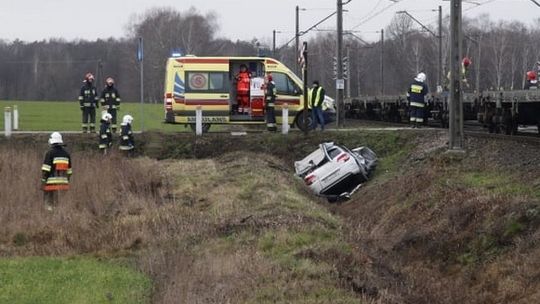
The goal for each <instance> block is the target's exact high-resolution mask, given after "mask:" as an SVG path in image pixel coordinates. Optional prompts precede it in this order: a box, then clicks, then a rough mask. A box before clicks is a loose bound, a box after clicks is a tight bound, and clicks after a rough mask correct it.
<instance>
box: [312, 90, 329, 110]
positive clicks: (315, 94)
mask: <svg viewBox="0 0 540 304" xmlns="http://www.w3.org/2000/svg"><path fill="white" fill-rule="evenodd" d="M325 94H326V92H325V91H324V89H323V87H321V86H318V87H317V88H313V89H311V90H309V92H308V101H309V108H310V109H311V108H313V107H315V108H320V107H322V105H323V102H324V97H325Z"/></svg>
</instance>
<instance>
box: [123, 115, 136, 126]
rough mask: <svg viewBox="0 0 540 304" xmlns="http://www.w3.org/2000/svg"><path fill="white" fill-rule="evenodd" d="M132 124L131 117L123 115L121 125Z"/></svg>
mask: <svg viewBox="0 0 540 304" xmlns="http://www.w3.org/2000/svg"><path fill="white" fill-rule="evenodd" d="M132 122H133V117H132V116H131V115H129V114H128V115H124V118H122V124H123V125H127V124H131V123H132Z"/></svg>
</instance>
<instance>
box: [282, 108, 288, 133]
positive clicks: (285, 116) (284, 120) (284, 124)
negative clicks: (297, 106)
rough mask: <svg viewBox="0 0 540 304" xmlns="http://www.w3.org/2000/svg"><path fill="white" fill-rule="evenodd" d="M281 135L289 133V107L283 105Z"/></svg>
mask: <svg viewBox="0 0 540 304" xmlns="http://www.w3.org/2000/svg"><path fill="white" fill-rule="evenodd" d="M281 119H282V121H281V134H287V133H289V105H288V104H286V103H285V104H283V109H282V115H281Z"/></svg>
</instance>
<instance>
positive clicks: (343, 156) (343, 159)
mask: <svg viewBox="0 0 540 304" xmlns="http://www.w3.org/2000/svg"><path fill="white" fill-rule="evenodd" d="M349 158H350V156H349V154H347V153H341V154H340V155H339V156H338V158H337V162H338V163H344V162H346V161H348V160H349Z"/></svg>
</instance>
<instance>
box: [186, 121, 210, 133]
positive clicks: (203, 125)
mask: <svg viewBox="0 0 540 304" xmlns="http://www.w3.org/2000/svg"><path fill="white" fill-rule="evenodd" d="M211 126H212V125H211V124H208V123H203V124H202V131H203V133H207V132H208V130H210V127H211ZM189 127H190V128H191V131H193V132H195V131H196V130H197V129H196V127H195V124H190V125H189Z"/></svg>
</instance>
